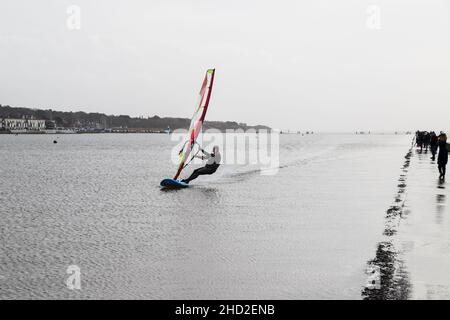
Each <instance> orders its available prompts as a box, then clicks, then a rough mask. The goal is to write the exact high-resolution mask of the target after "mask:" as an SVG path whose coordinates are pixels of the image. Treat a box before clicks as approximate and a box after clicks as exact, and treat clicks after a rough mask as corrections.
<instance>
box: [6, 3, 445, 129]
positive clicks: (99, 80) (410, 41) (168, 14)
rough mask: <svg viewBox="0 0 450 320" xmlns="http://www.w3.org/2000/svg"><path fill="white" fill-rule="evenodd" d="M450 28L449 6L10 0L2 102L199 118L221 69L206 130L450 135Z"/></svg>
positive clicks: (7, 17) (112, 112)
mask: <svg viewBox="0 0 450 320" xmlns="http://www.w3.org/2000/svg"><path fill="white" fill-rule="evenodd" d="M70 5H78V6H79V7H80V9H81V29H80V30H69V29H68V27H67V25H66V20H67V18H68V16H69V15H68V14H67V12H66V10H67V7H68V6H70ZM370 5H377V6H378V7H379V8H380V9H381V25H380V26H381V29H379V30H374V29H370V28H368V27H367V25H366V22H367V19H368V13H367V8H368V7H369V6H370ZM449 32H450V5H449V4H447V3H446V1H445V0H442V1H437V0H421V1H417V0H403V1H400V0H386V1H364V0H353V1H349V0H345V1H336V0H327V1H320V0H319V1H318V0H311V1H274V0H272V1H261V0H259V1H242V0H241V1H236V0H227V1H223V0H221V1H218V0H209V1H203V0H202V1H186V0H184V1H181V0H180V1H154V0H147V1H124V0H121V1H117V0H102V1H99V0H96V1H93V0H86V1H63V0H54V1H49V0H41V1H32V0H28V1H22V0H15V1H2V2H0V70H1V71H0V72H1V79H0V104H10V105H12V106H25V107H39V108H53V109H60V110H84V111H98V112H104V113H107V114H130V115H133V116H139V115H143V116H148V115H150V116H153V115H154V114H158V115H160V116H180V117H189V116H190V115H191V113H192V111H193V108H194V104H195V101H196V94H197V91H198V90H199V87H200V85H201V81H202V78H203V76H204V73H205V71H206V69H207V68H209V67H215V68H216V70H217V74H216V83H215V88H214V92H213V97H212V100H211V108H210V110H209V113H208V116H207V119H209V120H236V121H239V122H247V123H249V124H268V125H270V126H273V127H277V128H290V129H301V130H306V129H313V130H327V131H334V130H344V131H349V130H368V129H371V130H391V129H393V130H396V129H399V130H403V129H415V128H424V129H429V128H433V129H436V130H438V129H439V130H440V129H441V128H442V129H450V89H449V84H450V42H449V41H448V37H449Z"/></svg>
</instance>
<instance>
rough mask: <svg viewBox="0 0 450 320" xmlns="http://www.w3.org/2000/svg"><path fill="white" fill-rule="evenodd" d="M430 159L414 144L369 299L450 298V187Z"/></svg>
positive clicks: (374, 265)
mask: <svg viewBox="0 0 450 320" xmlns="http://www.w3.org/2000/svg"><path fill="white" fill-rule="evenodd" d="M430 158H431V153H430V152H425V151H423V152H420V150H417V149H416V148H415V147H413V146H411V148H410V150H409V151H408V152H407V154H406V155H405V162H404V165H403V167H402V168H401V174H400V177H399V180H398V181H399V184H398V193H397V194H396V195H395V198H394V203H393V204H392V205H391V206H390V207H389V209H388V210H387V211H386V217H385V229H384V232H383V235H384V239H383V240H382V241H381V242H380V243H379V244H378V245H377V248H376V254H375V258H374V259H373V260H370V261H369V262H368V284H367V286H366V287H365V288H364V289H363V291H362V297H363V298H364V299H449V298H450V276H449V275H448V270H449V269H450V232H449V231H450V219H448V218H447V214H448V213H449V210H448V207H447V205H446V202H447V198H448V196H449V195H448V193H449V192H448V188H446V185H447V184H446V182H444V181H439V180H438V170H437V164H436V162H435V161H432V160H431V159H430Z"/></svg>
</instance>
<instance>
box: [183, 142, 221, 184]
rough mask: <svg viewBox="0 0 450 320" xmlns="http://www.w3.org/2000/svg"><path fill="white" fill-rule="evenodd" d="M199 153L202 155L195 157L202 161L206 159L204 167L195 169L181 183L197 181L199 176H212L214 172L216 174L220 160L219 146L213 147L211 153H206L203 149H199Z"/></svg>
mask: <svg viewBox="0 0 450 320" xmlns="http://www.w3.org/2000/svg"><path fill="white" fill-rule="evenodd" d="M200 151H201V152H202V153H203V155H202V156H195V157H196V158H199V159H202V160H205V159H206V165H205V166H204V167H201V168H198V169H195V170H194V172H192V174H191V176H190V177H189V178H187V179H183V180H181V182H184V183H189V182H190V181H192V180H194V179H197V178H198V176H200V175H204V174H213V173H214V172H216V170H217V168H219V166H220V160H221V155H220V151H219V146H214V148H213V150H212V153H208V152H206V151H205V150H203V149H200Z"/></svg>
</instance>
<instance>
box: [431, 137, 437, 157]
mask: <svg viewBox="0 0 450 320" xmlns="http://www.w3.org/2000/svg"><path fill="white" fill-rule="evenodd" d="M437 148H438V137H437V136H436V135H435V134H431V137H430V150H431V154H432V155H433V157H432V159H433V160H434V158H435V156H436V152H437Z"/></svg>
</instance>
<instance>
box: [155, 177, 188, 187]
mask: <svg viewBox="0 0 450 320" xmlns="http://www.w3.org/2000/svg"><path fill="white" fill-rule="evenodd" d="M160 185H161V187H166V188H187V187H189V184H188V183H184V182H181V181H180V180H175V179H164V180H162V181H161V183H160Z"/></svg>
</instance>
